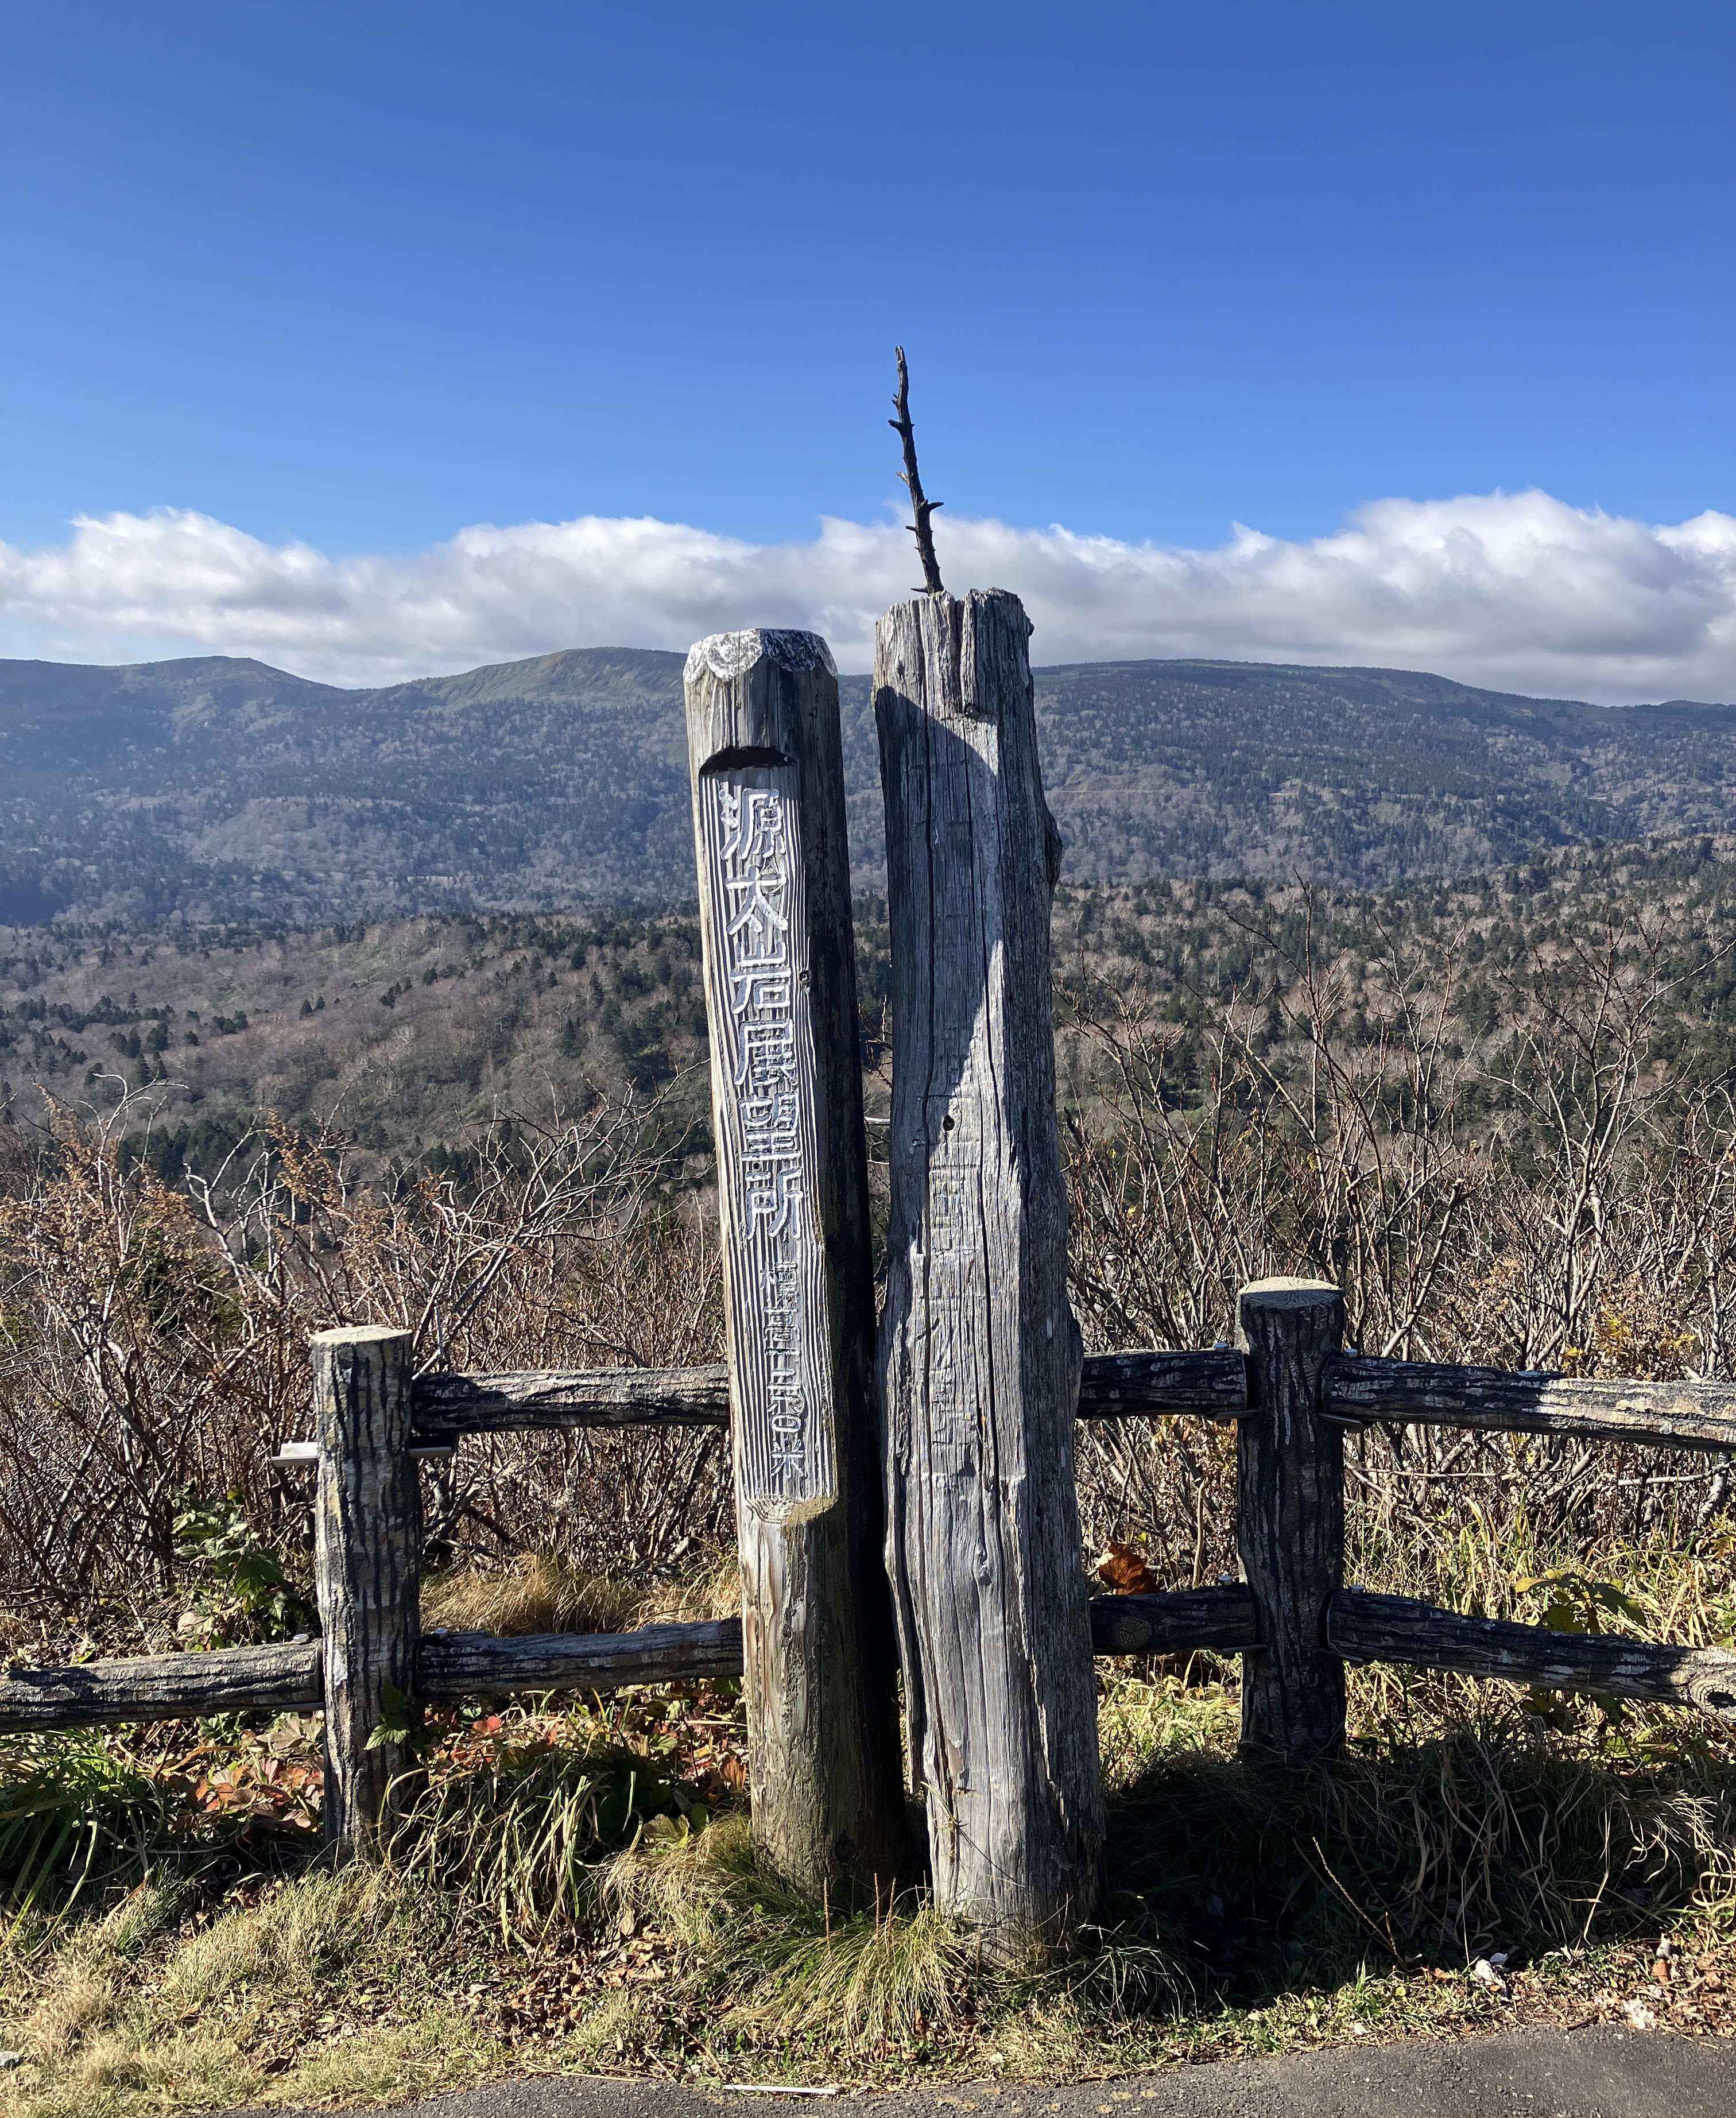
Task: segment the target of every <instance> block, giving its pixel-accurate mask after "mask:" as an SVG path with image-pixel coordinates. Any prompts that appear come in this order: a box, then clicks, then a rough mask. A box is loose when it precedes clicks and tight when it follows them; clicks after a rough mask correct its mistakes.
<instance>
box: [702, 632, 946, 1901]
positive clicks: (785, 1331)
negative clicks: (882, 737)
mask: <svg viewBox="0 0 1736 2118" xmlns="http://www.w3.org/2000/svg"><path fill="white" fill-rule="evenodd" d="M686 705H687V738H688V756H689V761H690V765H691V768H692V775H693V812H694V837H695V848H696V852H697V858H698V862H699V914H700V927H701V931H702V933H703V936H704V967H705V997H706V1009H707V1013H708V1015H709V1022H710V1028H711V1089H712V1111H713V1122H714V1129H715V1135H716V1141H717V1152H718V1205H719V1211H720V1213H721V1215H722V1219H723V1274H724V1293H725V1303H726V1324H727V1342H728V1357H729V1374H730V1408H731V1427H732V1436H733V1451H734V1460H735V1478H736V1528H737V1538H738V1542H739V1547H740V1552H741V1584H742V1620H741V1624H742V1648H743V1655H744V1661H745V1677H744V1683H743V1690H744V1692H745V1694H746V1702H747V1717H748V1760H749V1772H750V1779H751V1785H752V1798H753V1818H754V1834H755V1842H756V1843H757V1844H758V1846H759V1847H760V1850H761V1852H762V1854H763V1856H764V1858H765V1859H766V1860H767V1861H769V1863H770V1864H771V1866H773V1868H775V1869H776V1871H778V1873H779V1874H781V1875H783V1876H784V1877H785V1878H787V1880H789V1881H791V1882H792V1883H794V1884H796V1885H797V1887H798V1888H801V1889H806V1890H808V1891H810V1892H811V1893H812V1894H813V1895H814V1896H815V1898H820V1897H821V1896H822V1894H825V1895H829V1897H830V1898H833V1899H835V1900H840V1901H843V1902H848V1901H850V1900H851V1899H852V1898H857V1899H866V1900H868V1901H870V1902H871V1901H872V1900H873V1898H874V1897H875V1894H877V1893H878V1894H880V1895H881V1896H889V1894H890V1893H891V1891H892V1889H893V1886H894V1884H895V1883H896V1882H898V1881H899V1880H903V1881H906V1882H908V1881H912V1880H914V1876H913V1875H912V1861H911V1857H910V1852H909V1844H908V1835H907V1829H906V1825H905V1819H904V1797H903V1774H902V1772H901V1769H900V1760H899V1753H898V1709H897V1695H896V1683H895V1672H896V1663H895V1657H894V1653H893V1638H892V1614H891V1607H890V1602H889V1598H888V1594H887V1589H886V1582H885V1577H884V1573H883V1572H882V1570H881V1566H880V1526H881V1520H882V1505H881V1496H880V1464H879V1459H878V1453H877V1450H876V1447H875V1421H874V1408H873V1395H872V1390H873V1345H874V1283H873V1272H872V1266H871V1262H870V1251H869V1232H868V1200H867V1158H866V1149H865V1145H864V1135H863V1126H862V1084H861V1061H860V1057H859V1046H858V1029H857V1022H856V952H855V945H854V941H853V939H852V926H851V918H850V861H849V849H848V844H847V838H846V835H845V825H844V792H843V756H842V751H841V746H840V739H839V731H838V675H837V672H836V670H835V669H834V668H833V663H832V657H831V655H830V654H829V651H828V650H827V647H826V644H825V642H824V640H821V639H820V638H819V637H818V636H816V635H815V634H813V633H810V632H762V631H750V632H731V633H722V634H719V635H718V636H715V637H713V638H712V639H709V640H701V641H699V644H698V645H696V646H695V648H694V650H693V651H692V653H691V654H690V655H689V656H688V658H687V669H686Z"/></svg>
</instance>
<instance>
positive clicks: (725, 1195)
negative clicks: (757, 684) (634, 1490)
mask: <svg viewBox="0 0 1736 2118" xmlns="http://www.w3.org/2000/svg"><path fill="white" fill-rule="evenodd" d="M795 782H796V771H795V768H794V767H793V766H792V765H745V766H741V767H737V768H733V769H726V770H706V771H704V772H703V773H702V774H701V775H700V776H699V803H698V809H699V842H700V850H701V859H700V877H701V885H702V887H703V888H704V890H706V892H707V894H708V897H709V904H708V905H707V908H706V909H707V913H708V918H707V922H706V924H707V927H708V930H709V932H708V940H709V944H710V950H711V956H712V961H711V964H710V965H709V975H710V978H711V980H712V983H713V1010H712V1021H713V1035H714V1036H715V1037H716V1038H717V1039H718V1049H717V1050H715V1051H714V1052H713V1055H712V1100H713V1109H714V1112H715V1115H716V1121H717V1128H718V1193H719V1205H720V1208H721V1213H722V1219H723V1242H724V1248H725V1252H726V1256H727V1266H728V1283H729V1289H730V1311H731V1327H732V1331H733V1333H734V1336H735V1361H734V1376H735V1383H736V1394H737V1403H736V1481H737V1493H738V1496H739V1497H740V1498H741V1501H743V1502H744V1503H745V1504H746V1505H749V1506H750V1507H752V1508H753V1509H755V1511H756V1512H759V1513H761V1514H763V1515H765V1516H766V1517H767V1518H768V1519H773V1520H778V1521H784V1522H797V1521H801V1520H802V1519H805V1518H806V1517H807V1516H810V1515H817V1514H819V1513H820V1511H821V1510H823V1509H824V1508H826V1507H829V1505H831V1503H832V1502H833V1500H834V1499H835V1498H836V1497H837V1492H838V1481H837V1468H836V1464H835V1460H834V1455H833V1434H832V1425H833V1422H832V1372H831V1367H832V1362H831V1346H830V1340H829V1333H828V1329H827V1320H826V1311H825V1293H824V1279H823V1274H822V1270H821V1260H820V1230H819V1226H818V1223H817V1220H816V1217H815V1216H816V1179H817V1173H818V1144H817V1140H816V1138H815V1057H814V1023H813V1013H812V1003H811V997H810V969H809V961H808V958H809V948H808V933H807V921H806V909H805V900H804V894H803V890H802V881H801V809H800V805H799V804H798V802H796V798H795V791H796V789H795Z"/></svg>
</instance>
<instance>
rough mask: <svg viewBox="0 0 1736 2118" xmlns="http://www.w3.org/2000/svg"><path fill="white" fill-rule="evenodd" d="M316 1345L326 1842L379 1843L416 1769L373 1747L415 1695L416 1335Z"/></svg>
mask: <svg viewBox="0 0 1736 2118" xmlns="http://www.w3.org/2000/svg"><path fill="white" fill-rule="evenodd" d="M312 1351H313V1410H314V1426H315V1430H316V1437H317V1439H318V1441H319V1445H320V1458H319V1472H318V1486H317V1488H316V1496H315V1501H314V1525H315V1527H314V1562H313V1563H314V1585H315V1589H316V1594H317V1598H318V1602H319V1610H320V1630H321V1639H322V1641H323V1644H324V1650H325V1654H324V1667H325V1801H324V1817H325V1841H326V1843H327V1844H328V1845H329V1846H345V1845H353V1844H360V1843H364V1842H366V1841H367V1840H368V1839H370V1838H372V1837H374V1836H375V1835H376V1834H377V1832H378V1830H379V1829H380V1826H381V1823H382V1822H383V1821H385V1820H386V1817H387V1815H388V1810H389V1807H390V1787H391V1783H392V1782H393V1781H394V1780H395V1778H397V1776H398V1775H399V1773H402V1772H404V1769H406V1767H407V1766H408V1765H409V1762H410V1755H411V1754H410V1750H409V1746H408V1745H407V1744H405V1743H402V1742H382V1743H376V1744H374V1745H372V1747H371V1746H370V1742H369V1739H370V1737H371V1736H372V1735H373V1733H374V1731H375V1730H376V1728H378V1727H381V1724H382V1723H383V1722H386V1720H387V1718H388V1716H387V1708H388V1703H389V1699H390V1693H389V1691H388V1687H390V1692H395V1694H396V1695H398V1697H399V1699H402V1700H404V1701H405V1702H412V1701H413V1699H414V1695H415V1690H416V1650H417V1644H418V1635H419V1626H420V1616H419V1603H420V1594H421V1567H422V1491H421V1487H420V1483H419V1480H418V1473H417V1469H416V1466H415V1464H414V1463H413V1461H412V1460H411V1457H410V1438H411V1437H410V1416H411V1362H410V1334H409V1332H408V1331H395V1330H387V1329H385V1328H382V1327H379V1326H365V1327H363V1326H346V1327H345V1328H344V1329H343V1330H335V1331H318V1332H316V1333H315V1334H314V1336H313V1339H312ZM403 1710H404V1709H399V1711H403ZM412 1710H413V1709H412Z"/></svg>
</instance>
